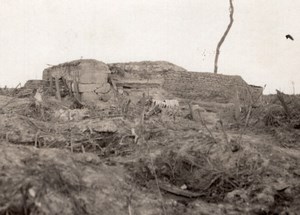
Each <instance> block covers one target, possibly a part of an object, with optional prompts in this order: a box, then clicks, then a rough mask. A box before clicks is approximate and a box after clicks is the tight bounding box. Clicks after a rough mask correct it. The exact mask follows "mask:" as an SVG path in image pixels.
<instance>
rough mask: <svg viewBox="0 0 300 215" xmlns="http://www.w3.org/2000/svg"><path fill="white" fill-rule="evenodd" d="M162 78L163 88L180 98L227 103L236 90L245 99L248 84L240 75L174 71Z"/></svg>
mask: <svg viewBox="0 0 300 215" xmlns="http://www.w3.org/2000/svg"><path fill="white" fill-rule="evenodd" d="M164 80H165V81H164V84H163V89H165V90H166V91H168V92H170V93H172V94H173V95H175V96H177V97H180V98H186V99H193V100H194V99H201V100H203V101H215V102H221V103H227V102H231V101H232V100H233V98H234V97H235V96H236V91H238V92H239V97H240V99H243V100H245V99H247V86H248V84H247V83H246V82H245V81H244V80H243V79H242V78H241V77H240V76H230V75H222V74H214V73H204V72H176V73H166V74H165V76H164Z"/></svg>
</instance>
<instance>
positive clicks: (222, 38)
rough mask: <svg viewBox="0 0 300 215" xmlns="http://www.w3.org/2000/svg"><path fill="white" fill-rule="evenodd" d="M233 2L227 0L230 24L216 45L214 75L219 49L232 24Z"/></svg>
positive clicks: (216, 70)
mask: <svg viewBox="0 0 300 215" xmlns="http://www.w3.org/2000/svg"><path fill="white" fill-rule="evenodd" d="M232 2H233V0H229V4H230V8H229V18H230V22H229V24H228V26H227V29H226V31H225V32H224V34H223V36H222V37H221V39H220V41H219V43H218V45H217V49H216V55H215V68H214V73H215V74H217V73H218V61H219V55H220V48H221V46H222V44H223V42H224V41H225V39H226V37H227V35H228V33H229V31H230V29H231V26H232V24H233V21H234V20H233V13H234V7H233V3H232Z"/></svg>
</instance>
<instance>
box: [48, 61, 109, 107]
mask: <svg viewBox="0 0 300 215" xmlns="http://www.w3.org/2000/svg"><path fill="white" fill-rule="evenodd" d="M109 74H110V70H109V68H108V66H107V65H106V64H105V63H103V62H100V61H97V60H76V61H71V62H68V63H64V64H59V65H57V66H53V67H50V68H47V69H45V70H44V71H43V80H50V79H51V78H58V79H64V80H66V82H67V83H68V84H69V87H70V88H71V90H72V91H74V90H75V89H74V88H77V89H78V92H79V94H80V99H81V100H82V101H97V100H99V99H101V97H102V95H105V96H104V97H105V98H106V100H107V98H108V96H107V95H106V94H108V93H109V92H110V84H109V83H108V76H109ZM75 85H76V86H75Z"/></svg>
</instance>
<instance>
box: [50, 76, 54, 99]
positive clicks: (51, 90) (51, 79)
mask: <svg viewBox="0 0 300 215" xmlns="http://www.w3.org/2000/svg"><path fill="white" fill-rule="evenodd" d="M49 82H50V90H49V92H50V94H51V95H52V93H53V78H52V76H50V77H49Z"/></svg>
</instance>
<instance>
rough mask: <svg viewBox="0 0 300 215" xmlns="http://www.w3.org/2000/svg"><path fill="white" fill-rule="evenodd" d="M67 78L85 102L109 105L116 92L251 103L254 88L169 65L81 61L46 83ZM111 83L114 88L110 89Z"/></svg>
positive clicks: (57, 69)
mask: <svg viewBox="0 0 300 215" xmlns="http://www.w3.org/2000/svg"><path fill="white" fill-rule="evenodd" d="M50 77H56V78H63V79H65V80H67V81H70V82H72V83H76V84H78V91H79V93H80V95H81V99H82V100H83V101H88V102H90V101H92V102H97V101H99V100H102V101H108V100H109V99H110V98H111V97H113V96H114V94H113V90H112V88H115V89H116V90H120V91H121V92H123V91H126V92H127V93H128V95H129V96H131V95H132V96H133V97H135V95H138V94H136V93H142V92H148V93H149V92H150V95H152V94H151V93H153V92H154V93H155V92H166V93H167V94H168V96H169V97H179V98H183V99H193V100H195V99H197V100H198V99H200V100H203V101H215V102H222V103H227V102H232V101H233V100H234V98H235V97H236V92H237V91H238V94H239V97H240V99H241V100H244V101H245V100H249V89H250V91H251V90H252V89H251V87H249V86H248V84H247V83H246V82H245V81H244V80H243V79H242V78H241V77H240V76H229V75H222V74H213V73H201V72H188V71H187V70H185V69H184V68H182V67H179V66H176V65H174V64H172V63H169V62H165V61H142V62H130V63H113V64H108V65H106V64H104V63H103V62H100V61H96V60H77V61H72V62H68V63H65V64H60V65H57V66H53V67H50V68H47V69H45V70H44V73H43V79H44V80H49V78H50ZM109 83H111V84H112V85H110V84H109Z"/></svg>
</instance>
